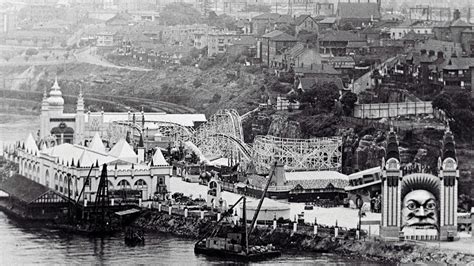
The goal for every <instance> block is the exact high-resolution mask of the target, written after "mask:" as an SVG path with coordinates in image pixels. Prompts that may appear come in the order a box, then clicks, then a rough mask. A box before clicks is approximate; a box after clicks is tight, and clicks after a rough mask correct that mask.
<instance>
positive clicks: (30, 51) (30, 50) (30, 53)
mask: <svg viewBox="0 0 474 266" xmlns="http://www.w3.org/2000/svg"><path fill="white" fill-rule="evenodd" d="M38 53H39V51H38V50H37V49H35V48H28V49H26V52H25V54H26V55H28V56H33V55H37V54H38Z"/></svg>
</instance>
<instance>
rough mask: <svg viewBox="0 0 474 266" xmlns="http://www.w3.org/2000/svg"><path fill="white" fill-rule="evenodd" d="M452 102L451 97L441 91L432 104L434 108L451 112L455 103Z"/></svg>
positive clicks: (447, 112)
mask: <svg viewBox="0 0 474 266" xmlns="http://www.w3.org/2000/svg"><path fill="white" fill-rule="evenodd" d="M451 102H452V101H451V97H449V96H448V95H446V94H445V93H441V94H439V95H438V96H436V98H434V100H433V102H432V105H433V107H434V108H437V109H440V110H443V111H444V112H445V113H446V114H450V113H451V112H452V110H453V105H452V104H451Z"/></svg>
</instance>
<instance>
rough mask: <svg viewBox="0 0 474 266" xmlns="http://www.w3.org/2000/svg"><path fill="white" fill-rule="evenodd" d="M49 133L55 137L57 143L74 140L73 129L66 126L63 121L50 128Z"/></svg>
mask: <svg viewBox="0 0 474 266" xmlns="http://www.w3.org/2000/svg"><path fill="white" fill-rule="evenodd" d="M51 135H53V136H54V137H56V143H57V144H63V143H71V144H72V143H73V142H74V129H72V128H71V127H68V126H67V125H66V123H64V122H61V123H60V124H59V125H58V126H57V127H54V128H53V129H51Z"/></svg>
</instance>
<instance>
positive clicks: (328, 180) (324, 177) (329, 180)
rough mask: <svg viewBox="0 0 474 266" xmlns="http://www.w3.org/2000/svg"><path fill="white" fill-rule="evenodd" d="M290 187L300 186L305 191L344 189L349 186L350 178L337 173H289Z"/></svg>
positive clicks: (287, 175) (287, 177)
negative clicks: (329, 188) (331, 188)
mask: <svg viewBox="0 0 474 266" xmlns="http://www.w3.org/2000/svg"><path fill="white" fill-rule="evenodd" d="M285 175H286V180H287V181H288V183H289V185H294V186H297V185H300V186H301V187H302V188H303V189H324V188H328V187H331V185H332V187H334V188H339V189H344V188H345V187H346V186H348V185H349V177H348V176H347V175H344V174H341V173H339V172H336V171H307V172H287V173H286V174H285Z"/></svg>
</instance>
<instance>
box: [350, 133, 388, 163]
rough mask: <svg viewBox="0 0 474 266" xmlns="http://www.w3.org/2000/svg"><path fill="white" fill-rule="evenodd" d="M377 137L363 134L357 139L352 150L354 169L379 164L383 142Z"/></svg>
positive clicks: (382, 151) (383, 153)
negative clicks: (355, 147)
mask: <svg viewBox="0 0 474 266" xmlns="http://www.w3.org/2000/svg"><path fill="white" fill-rule="evenodd" d="M377 139H378V137H374V136H372V135H365V136H363V137H362V139H361V140H360V141H359V146H358V147H357V149H356V150H355V152H354V161H353V162H354V169H355V170H364V169H369V168H372V167H376V166H379V165H380V163H381V162H382V157H383V156H384V155H385V148H384V147H385V143H384V142H379V141H377Z"/></svg>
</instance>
